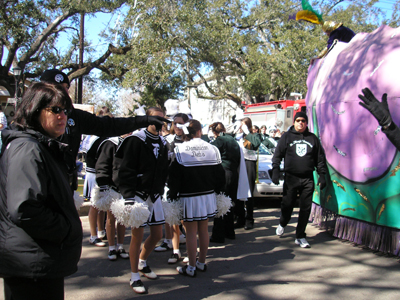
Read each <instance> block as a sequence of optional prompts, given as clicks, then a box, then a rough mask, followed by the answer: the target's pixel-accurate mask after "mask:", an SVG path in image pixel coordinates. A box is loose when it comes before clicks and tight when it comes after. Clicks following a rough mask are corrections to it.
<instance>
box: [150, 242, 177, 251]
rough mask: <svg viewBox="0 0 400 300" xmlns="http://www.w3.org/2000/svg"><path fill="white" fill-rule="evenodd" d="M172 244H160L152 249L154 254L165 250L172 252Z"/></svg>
mask: <svg viewBox="0 0 400 300" xmlns="http://www.w3.org/2000/svg"><path fill="white" fill-rule="evenodd" d="M172 249H173V247H172V244H168V243H166V242H162V244H161V245H160V246H158V247H156V248H155V249H154V251H156V252H164V251H167V250H172Z"/></svg>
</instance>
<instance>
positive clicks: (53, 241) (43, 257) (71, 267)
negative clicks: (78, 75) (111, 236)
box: [0, 83, 82, 300]
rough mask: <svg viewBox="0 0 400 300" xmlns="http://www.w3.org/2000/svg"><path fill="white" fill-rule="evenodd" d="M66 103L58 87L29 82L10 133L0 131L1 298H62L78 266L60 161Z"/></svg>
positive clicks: (75, 224)
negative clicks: (0, 147)
mask: <svg viewBox="0 0 400 300" xmlns="http://www.w3.org/2000/svg"><path fill="white" fill-rule="evenodd" d="M71 109H72V101H71V99H70V97H69V96H68V94H67V93H66V91H65V90H64V89H62V88H61V87H59V86H55V85H51V84H47V83H35V84H33V85H32V86H31V87H30V88H29V89H28V90H27V91H26V93H25V95H24V97H23V98H22V102H21V105H20V107H19V109H18V111H17V113H16V117H15V119H14V124H15V126H14V130H11V129H10V130H9V129H6V130H4V131H3V132H2V138H3V143H4V147H3V152H2V156H1V158H0V257H1V263H0V276H1V277H3V278H4V289H5V299H7V300H8V299H13V300H18V299H55V300H58V299H64V277H65V276H68V275H71V274H73V273H75V272H76V271H77V264H78V261H79V258H80V255H81V249H82V225H81V221H80V219H79V215H78V212H77V210H76V208H75V204H74V199H73V192H72V190H71V188H70V186H69V180H68V176H67V170H66V166H65V163H64V161H63V157H64V150H65V148H66V145H65V144H62V143H60V142H58V141H57V138H58V137H60V136H61V135H62V134H63V133H64V132H65V127H66V124H67V115H68V113H69V111H70V110H71Z"/></svg>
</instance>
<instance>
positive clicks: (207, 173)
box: [168, 119, 225, 277]
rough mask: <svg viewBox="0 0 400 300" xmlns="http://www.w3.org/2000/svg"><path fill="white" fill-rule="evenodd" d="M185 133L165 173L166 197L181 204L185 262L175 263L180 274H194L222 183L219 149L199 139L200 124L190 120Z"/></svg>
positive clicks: (202, 260)
mask: <svg viewBox="0 0 400 300" xmlns="http://www.w3.org/2000/svg"><path fill="white" fill-rule="evenodd" d="M187 131H188V134H185V139H186V142H184V143H182V144H177V145H176V147H175V150H174V151H175V155H176V159H175V160H174V161H173V162H172V164H171V167H170V170H169V177H168V187H169V189H170V190H169V194H168V195H169V199H170V200H178V198H179V201H181V202H182V205H183V224H184V226H185V229H186V250H187V252H188V256H189V264H188V265H186V266H184V267H177V271H178V272H179V273H180V274H182V275H188V276H191V277H194V276H195V275H196V269H198V270H200V271H205V270H206V269H207V266H206V264H205V261H206V255H207V250H208V244H209V240H210V238H209V236H208V218H211V217H213V216H214V215H215V214H216V209H217V204H216V195H215V192H220V191H222V189H223V188H224V185H225V172H224V169H223V167H222V164H221V155H220V153H219V150H218V149H217V148H216V147H215V146H213V145H211V144H209V143H207V142H205V141H203V140H202V139H201V138H200V137H201V124H200V122H199V121H197V120H193V119H192V120H190V122H189V126H188V127H187ZM197 233H198V235H199V248H200V252H199V258H198V261H197V262H196V252H197V237H196V234H197Z"/></svg>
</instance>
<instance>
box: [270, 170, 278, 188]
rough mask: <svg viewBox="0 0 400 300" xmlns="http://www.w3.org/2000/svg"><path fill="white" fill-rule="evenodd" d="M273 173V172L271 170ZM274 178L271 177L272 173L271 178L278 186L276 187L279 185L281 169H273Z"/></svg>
mask: <svg viewBox="0 0 400 300" xmlns="http://www.w3.org/2000/svg"><path fill="white" fill-rule="evenodd" d="M270 171H271V170H270ZM271 172H272V176H271V173H270V176H271V180H272V182H273V183H274V184H276V185H278V184H279V173H280V172H279V169H276V168H275V169H272V171H271Z"/></svg>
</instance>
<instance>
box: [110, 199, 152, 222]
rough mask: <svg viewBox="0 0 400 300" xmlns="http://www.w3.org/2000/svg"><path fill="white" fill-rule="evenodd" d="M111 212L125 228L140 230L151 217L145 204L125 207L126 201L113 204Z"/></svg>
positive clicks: (117, 201) (122, 200)
mask: <svg viewBox="0 0 400 300" xmlns="http://www.w3.org/2000/svg"><path fill="white" fill-rule="evenodd" d="M110 210H111V211H112V213H113V215H114V216H115V219H116V220H117V222H118V223H119V224H121V225H124V226H125V227H132V228H139V227H140V225H142V224H143V223H145V222H146V221H147V220H148V218H149V216H150V211H149V208H148V206H147V205H146V204H145V203H139V202H135V204H133V205H125V200H124V199H119V200H116V201H114V202H112V204H111V206H110Z"/></svg>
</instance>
